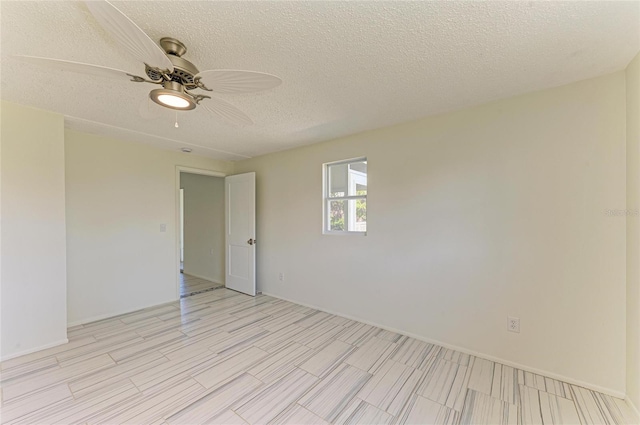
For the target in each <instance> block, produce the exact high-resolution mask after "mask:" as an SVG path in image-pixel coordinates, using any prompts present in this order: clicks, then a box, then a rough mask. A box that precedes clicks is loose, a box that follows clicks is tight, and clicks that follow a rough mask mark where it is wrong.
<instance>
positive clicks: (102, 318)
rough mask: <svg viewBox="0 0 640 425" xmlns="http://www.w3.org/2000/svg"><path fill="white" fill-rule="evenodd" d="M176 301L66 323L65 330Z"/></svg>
mask: <svg viewBox="0 0 640 425" xmlns="http://www.w3.org/2000/svg"><path fill="white" fill-rule="evenodd" d="M178 300H179V298H176V299H173V300H169V301H164V302H161V303H158V304H150V305H145V306H142V307H135V308H132V309H127V310H121V311H115V312H113V313H106V314H99V315H97V316H92V317H87V318H86V319H80V320H76V321H74V322H68V323H67V328H72V327H74V326H78V325H84V324H86V323H92V322H97V321H98V320H104V319H111V318H113V317H116V316H122V315H123V314H129V313H133V312H134V311H138V310H144V309H145V308H150V307H158V306H161V305H165V304H170V303H172V302H175V301H178Z"/></svg>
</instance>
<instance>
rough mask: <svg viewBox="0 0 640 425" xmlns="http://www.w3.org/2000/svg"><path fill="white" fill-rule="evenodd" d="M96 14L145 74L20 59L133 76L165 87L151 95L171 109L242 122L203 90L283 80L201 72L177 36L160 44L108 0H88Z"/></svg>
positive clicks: (235, 89)
mask: <svg viewBox="0 0 640 425" xmlns="http://www.w3.org/2000/svg"><path fill="white" fill-rule="evenodd" d="M85 3H86V5H87V7H88V9H89V11H90V12H91V14H92V15H93V16H94V17H95V18H96V20H97V21H98V23H99V24H100V25H101V26H102V27H103V28H104V29H105V30H107V32H108V33H110V34H111V36H113V38H114V39H115V40H116V41H118V42H119V43H120V44H121V45H122V46H123V47H125V48H126V49H127V50H128V51H129V53H131V54H132V55H133V56H134V57H135V58H136V59H138V60H140V61H142V62H143V63H144V65H145V74H146V78H145V77H140V76H137V75H133V74H129V73H127V72H126V71H121V70H119V69H113V68H108V67H104V66H99V65H90V64H86V63H81V62H71V61H65V60H60V59H51V58H42V57H35V56H15V57H16V58H17V59H20V60H23V61H27V62H30V63H35V64H39V65H48V66H53V67H55V68H58V69H62V70H65V71H73V72H79V73H84V74H93V75H98V76H102V77H116V78H121V79H123V78H128V79H130V81H133V82H136V83H151V84H156V85H160V86H162V88H157V89H154V90H151V92H150V93H149V97H150V98H151V100H153V101H154V102H155V103H157V104H158V105H160V106H164V107H165V108H170V109H174V110H178V111H187V110H191V109H195V108H196V107H198V106H202V107H203V108H204V109H206V110H208V111H209V112H211V113H213V114H215V115H217V116H219V117H222V118H225V119H227V120H229V121H231V122H233V123H236V124H253V122H252V121H251V118H249V117H248V116H247V115H246V114H245V113H244V112H242V111H240V110H239V109H238V108H236V107H235V106H233V105H232V104H230V103H229V102H227V101H225V100H222V99H220V98H217V97H212V96H208V95H206V94H203V93H202V92H198V91H197V90H202V91H205V92H215V93H222V94H229V93H252V92H258V91H262V90H267V89H270V88H273V87H276V86H278V85H280V84H281V83H282V80H281V79H280V78H278V77H276V76H275V75H271V74H266V73H263V72H254V71H243V70H234V69H214V70H209V71H199V70H198V68H197V67H196V66H195V65H194V64H192V63H191V62H189V61H188V60H186V59H184V58H183V57H182V56H183V55H184V54H185V53H186V52H187V48H186V47H185V45H184V44H183V43H181V42H180V41H179V40H176V39H174V38H171V37H164V38H162V39H160V46H162V49H161V48H160V46H158V45H157V44H156V43H155V42H154V41H153V40H151V38H149V36H148V35H147V34H145V32H144V31H142V30H141V29H140V27H138V26H137V25H136V24H135V23H134V22H133V21H132V20H131V19H129V18H128V17H127V16H126V15H125V14H124V13H122V12H121V11H120V10H118V9H117V8H116V7H115V6H113V5H112V4H111V3H109V2H108V1H106V0H99V1H91V0H90V1H86V2H85Z"/></svg>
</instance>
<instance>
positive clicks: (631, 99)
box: [626, 54, 640, 409]
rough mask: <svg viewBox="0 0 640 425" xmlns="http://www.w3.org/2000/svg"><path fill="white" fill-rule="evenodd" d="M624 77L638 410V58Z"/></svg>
mask: <svg viewBox="0 0 640 425" xmlns="http://www.w3.org/2000/svg"><path fill="white" fill-rule="evenodd" d="M626 77H627V395H628V397H629V401H631V402H632V403H633V404H634V406H635V408H636V409H639V408H640V217H639V216H638V211H640V54H638V55H637V56H636V58H635V59H634V60H633V61H632V62H631V63H630V64H629V66H628V67H627V72H626Z"/></svg>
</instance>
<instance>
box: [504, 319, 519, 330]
mask: <svg viewBox="0 0 640 425" xmlns="http://www.w3.org/2000/svg"><path fill="white" fill-rule="evenodd" d="M507 330H508V331H509V332H516V333H520V318H519V317H511V316H509V317H507Z"/></svg>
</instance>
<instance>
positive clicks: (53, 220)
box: [0, 101, 67, 359]
mask: <svg viewBox="0 0 640 425" xmlns="http://www.w3.org/2000/svg"><path fill="white" fill-rule="evenodd" d="M1 115H2V130H1V134H0V140H1V144H2V160H1V161H2V162H1V165H0V170H1V175H2V178H1V182H2V187H1V188H0V192H2V203H1V209H2V232H1V237H0V239H1V241H2V242H1V243H2V248H3V249H2V272H1V285H0V292H1V293H2V298H1V299H2V304H1V310H2V312H1V314H0V320H1V322H2V324H1V334H2V338H1V340H0V345H1V354H0V356H1V357H2V359H6V358H9V357H14V356H16V355H18V354H21V353H27V352H31V351H36V350H38V349H43V348H46V347H48V346H52V345H57V344H60V343H63V342H66V338H67V310H66V292H67V285H66V250H65V211H64V208H65V187H64V118H63V117H62V115H58V114H54V113H51V112H46V111H41V110H37V109H32V108H27V107H24V106H20V105H15V104H12V103H8V102H4V101H3V102H2V114H1Z"/></svg>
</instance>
